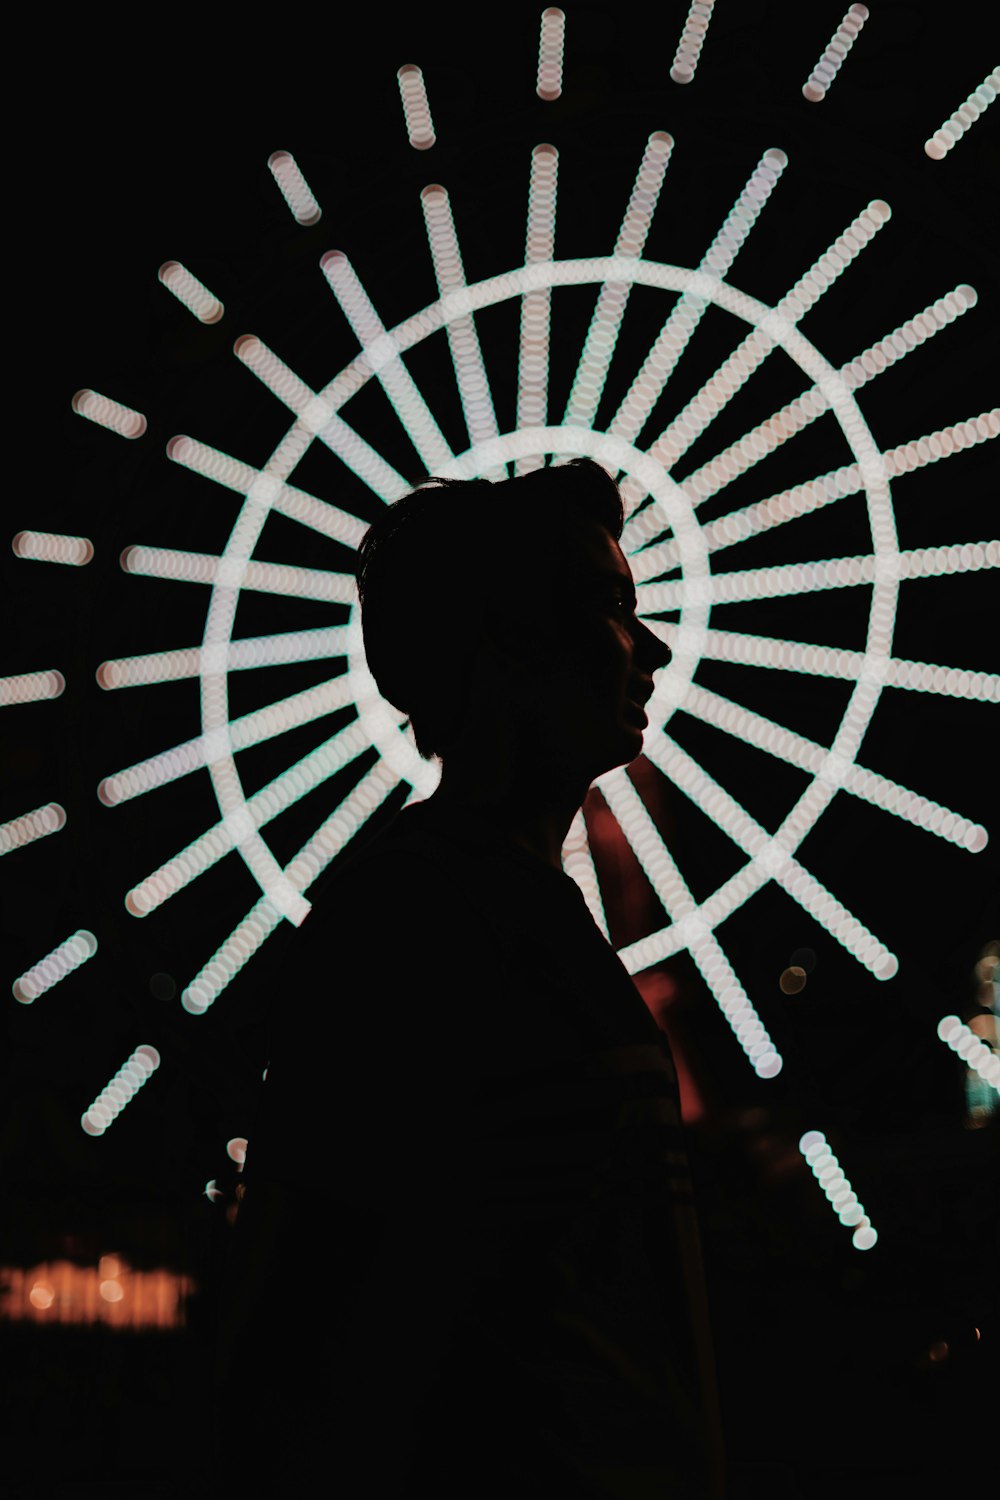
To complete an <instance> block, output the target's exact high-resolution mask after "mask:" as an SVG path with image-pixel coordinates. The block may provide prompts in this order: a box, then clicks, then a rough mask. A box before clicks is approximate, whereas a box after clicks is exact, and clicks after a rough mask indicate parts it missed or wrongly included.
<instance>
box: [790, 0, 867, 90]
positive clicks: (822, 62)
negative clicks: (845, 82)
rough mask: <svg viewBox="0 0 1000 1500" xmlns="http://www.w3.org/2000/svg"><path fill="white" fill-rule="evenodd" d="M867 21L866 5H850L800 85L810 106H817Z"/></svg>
mask: <svg viewBox="0 0 1000 1500" xmlns="http://www.w3.org/2000/svg"><path fill="white" fill-rule="evenodd" d="M867 19H868V7H867V5H852V6H851V8H850V10H849V11H848V12H847V15H846V16H845V17H844V19H843V20H842V21H841V23H840V25H839V26H838V27H837V29H836V31H835V32H834V33H833V36H832V37H831V38H830V41H829V43H828V44H827V47H826V50H825V52H824V53H823V54H822V56H821V57H820V59H819V62H818V63H817V64H816V66H815V67H814V68H813V70H812V72H811V73H810V74H809V78H808V80H807V81H806V82H805V83H804V84H803V85H802V93H803V94H804V96H805V97H806V98H807V99H808V100H809V103H810V104H819V102H820V100H822V99H824V98H825V97H826V93H827V90H828V89H829V87H830V85H831V84H832V83H833V80H834V79H835V78H836V76H837V74H838V73H839V72H840V69H841V67H842V66H843V63H844V59H845V58H846V56H847V54H848V52H850V50H851V48H852V47H853V46H854V42H855V38H856V37H857V36H858V34H859V32H860V31H861V28H862V26H863V25H864V24H865V22H866V21H867Z"/></svg>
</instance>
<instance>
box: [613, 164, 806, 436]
mask: <svg viewBox="0 0 1000 1500" xmlns="http://www.w3.org/2000/svg"><path fill="white" fill-rule="evenodd" d="M787 165H788V157H787V156H786V155H785V153H784V152H783V151H778V150H775V149H771V150H768V151H765V152H764V155H763V156H762V157H761V159H760V161H759V162H758V163H757V165H756V167H754V169H753V171H752V172H751V174H750V177H749V178H748V180H747V182H746V185H745V186H744V188H743V191H742V192H741V193H740V195H739V197H738V198H737V200H736V202H735V203H734V204H733V206H732V208H731V209H730V210H729V213H728V214H727V215H726V218H725V220H724V222H723V224H722V227H721V229H720V230H719V232H718V233H717V234H716V236H715V239H714V240H713V241H712V243H711V245H710V246H709V248H708V250H707V251H706V252H705V254H704V255H703V257H702V259H701V263H700V265H699V266H698V272H697V276H698V278H700V279H701V281H702V282H703V283H704V282H706V281H709V280H711V281H721V280H722V279H723V277H724V276H725V275H726V273H727V272H728V270H729V268H730V266H731V265H732V263H733V261H734V260H735V259H736V256H737V255H738V254H739V252H740V250H741V248H742V247H743V244H744V242H745V241H746V238H747V236H748V235H749V233H750V231H751V229H752V228H753V226H754V224H755V223H756V222H757V218H758V216H759V215H760V212H761V210H762V209H763V207H764V205H765V203H766V202H767V200H768V198H769V197H770V196H771V193H772V192H773V190H774V188H775V185H776V184H777V182H778V179H779V178H780V176H781V174H782V172H783V171H784V170H785V167H786V166H787ZM709 305H710V299H709V298H708V297H706V296H705V295H704V289H703V288H702V289H701V290H699V289H698V287H697V283H696V285H695V286H693V287H689V288H688V289H687V291H685V292H682V293H681V295H680V297H679V298H678V299H677V302H676V303H675V305H674V308H673V310H672V311H671V313H670V315H669V317H668V318H667V320H666V322H665V323H664V325H663V327H662V328H661V329H660V332H659V334H658V335H657V338H656V342H655V343H654V344H653V347H652V348H651V349H650V351H649V353H648V354H647V355H646V358H645V361H644V362H643V365H642V368H641V369H640V371H639V373H638V375H637V376H636V377H635V380H634V381H633V382H632V385H631V387H630V388H629V391H628V394H627V395H626V396H625V399H624V400H623V401H622V403H621V405H620V406H619V408H618V410H617V411H616V412H615V415H614V417H613V418H612V419H611V423H610V425H609V427H608V431H609V432H611V433H614V435H615V436H616V437H621V438H624V439H625V441H626V442H629V443H631V442H634V441H635V439H636V438H637V437H638V435H639V433H640V432H641V431H642V429H643V427H644V426H645V425H646V421H647V420H648V418H649V414H650V412H651V411H652V410H653V407H654V406H655V405H656V403H657V401H658V400H659V399H660V397H661V396H662V394H663V391H664V389H665V388H666V384H667V381H668V380H669V379H670V377H671V375H672V374H673V372H674V369H675V368H676V366H677V364H678V361H679V360H680V358H681V355H682V354H683V353H684V350H685V349H686V348H687V346H688V343H689V341H690V340H691V338H692V336H693V335H694V332H695V329H696V328H697V327H698V324H699V323H700V321H701V319H702V316H703V314H704V313H705V311H706V309H707V308H708V307H709Z"/></svg>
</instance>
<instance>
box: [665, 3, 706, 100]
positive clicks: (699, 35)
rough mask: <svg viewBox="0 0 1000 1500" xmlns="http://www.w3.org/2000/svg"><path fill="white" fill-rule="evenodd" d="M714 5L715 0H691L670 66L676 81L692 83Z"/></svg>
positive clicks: (671, 74) (671, 73)
mask: <svg viewBox="0 0 1000 1500" xmlns="http://www.w3.org/2000/svg"><path fill="white" fill-rule="evenodd" d="M714 5H715V0H691V4H690V6H689V7H688V13H687V19H686V20H685V22H684V29H683V30H682V32H681V35H680V40H679V41H678V43H677V51H676V52H675V53H674V60H673V64H672V65H671V68H670V76H671V78H672V79H673V81H674V83H690V82H691V81H692V79H693V78H694V75H695V72H696V71H697V67H698V59H699V57H700V56H701V49H702V47H704V45H705V36H706V33H707V31H708V23H709V21H710V20H711V18H712V10H713V7H714Z"/></svg>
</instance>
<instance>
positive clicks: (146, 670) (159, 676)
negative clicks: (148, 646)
mask: <svg viewBox="0 0 1000 1500" xmlns="http://www.w3.org/2000/svg"><path fill="white" fill-rule="evenodd" d="M346 654H347V626H346V625H330V626H327V627H326V628H325V629H321V630H290V631H288V632H286V633H285V634H282V635H257V636H244V637H243V639H242V640H235V641H231V642H230V643H229V647H228V649H227V651H226V671H227V672H239V671H247V670H251V669H253V668H255V667H277V666H285V665H286V664H287V663H289V662H300V661H319V660H322V659H325V658H327V657H337V656H346ZM203 660H204V651H203V648H202V647H200V646H186V647H181V648H180V649H179V650H176V651H154V652H151V653H150V654H149V655H148V656H120V657H117V658H115V659H114V660H112V661H102V662H101V665H100V666H99V667H98V669H97V672H96V674H95V675H96V677H97V682H98V686H99V687H102V688H104V689H105V690H109V691H110V690H112V689H114V688H127V687H147V686H149V685H150V684H152V683H156V682H177V681H180V680H182V679H184V678H187V677H197V676H198V674H199V673H200V671H201V667H202V662H203Z"/></svg>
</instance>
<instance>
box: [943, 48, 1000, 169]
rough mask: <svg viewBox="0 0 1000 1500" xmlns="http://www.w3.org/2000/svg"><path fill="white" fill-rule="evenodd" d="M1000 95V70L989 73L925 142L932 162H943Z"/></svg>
mask: <svg viewBox="0 0 1000 1500" xmlns="http://www.w3.org/2000/svg"><path fill="white" fill-rule="evenodd" d="M997 94H1000V68H994V69H993V71H992V72H990V73H987V75H986V77H985V78H984V79H983V81H982V83H981V84H980V85H979V87H978V88H976V89H973V90H972V93H971V94H970V95H969V96H968V98H967V99H965V100H963V102H962V103H961V104H960V105H959V106H958V108H957V109H956V110H955V112H954V113H953V114H950V115H949V116H948V118H947V120H945V122H944V124H943V125H941V126H940V127H939V128H938V129H937V130H935V132H934V134H933V135H932V136H931V137H930V139H929V140H927V141H925V142H924V151H925V152H926V153H927V155H928V156H929V157H930V158H931V161H942V160H943V159H944V157H945V156H947V154H948V152H949V151H951V150H952V148H953V147H954V146H956V145H957V144H958V142H959V141H960V140H961V139H962V137H963V135H964V134H965V132H966V131H967V130H968V129H969V127H970V125H973V124H974V123H975V122H976V120H978V119H979V117H980V115H982V114H985V112H986V110H987V109H988V108H989V106H990V105H991V104H992V103H993V101H994V99H995V98H996V97H997Z"/></svg>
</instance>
